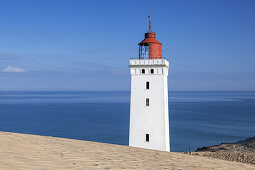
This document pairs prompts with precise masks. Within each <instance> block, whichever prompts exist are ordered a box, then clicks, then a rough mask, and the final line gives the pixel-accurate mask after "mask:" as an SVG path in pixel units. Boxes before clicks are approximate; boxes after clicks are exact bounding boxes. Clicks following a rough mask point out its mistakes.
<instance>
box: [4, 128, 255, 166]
mask: <svg viewBox="0 0 255 170" xmlns="http://www.w3.org/2000/svg"><path fill="white" fill-rule="evenodd" d="M0 139H1V140H0V169H255V166H253V165H250V164H244V163H237V162H229V161H224V160H218V159H214V158H206V157H199V156H193V155H186V154H182V153H172V152H161V151H155V150H148V149H140V148H133V147H129V146H121V145H113V144H105V143H98V142H90V141H82V140H73V139H65V138H55V137H49V136H38V135H29V134H19V133H10V132H0Z"/></svg>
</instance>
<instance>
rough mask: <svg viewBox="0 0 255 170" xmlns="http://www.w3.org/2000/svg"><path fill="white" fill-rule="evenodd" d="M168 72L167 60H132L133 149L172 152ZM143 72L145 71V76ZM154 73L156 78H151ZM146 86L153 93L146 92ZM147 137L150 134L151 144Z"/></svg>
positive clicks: (130, 139)
mask: <svg viewBox="0 0 255 170" xmlns="http://www.w3.org/2000/svg"><path fill="white" fill-rule="evenodd" d="M168 68H169V63H168V61H167V60H166V59H155V60H148V59H147V60H130V72H131V102H130V103H131V104H130V134H129V145H130V146H133V147H141V148H147V149H155V150H162V151H169V150H170V143H169V116H168V88H167V87H168V86H167V76H168ZM142 69H145V74H143V73H142ZM151 69H154V74H151V72H150V70H151ZM146 82H149V85H150V87H149V89H146ZM146 98H149V106H146ZM146 134H149V138H150V141H149V142H147V141H146Z"/></svg>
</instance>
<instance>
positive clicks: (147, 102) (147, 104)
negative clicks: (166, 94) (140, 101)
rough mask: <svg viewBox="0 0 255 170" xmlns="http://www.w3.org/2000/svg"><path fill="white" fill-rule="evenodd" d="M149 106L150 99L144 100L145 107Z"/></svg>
mask: <svg viewBox="0 0 255 170" xmlns="http://www.w3.org/2000/svg"><path fill="white" fill-rule="evenodd" d="M149 105H150V99H149V98H146V106H149Z"/></svg>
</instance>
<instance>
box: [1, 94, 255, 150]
mask: <svg viewBox="0 0 255 170" xmlns="http://www.w3.org/2000/svg"><path fill="white" fill-rule="evenodd" d="M129 101H130V92H124V91H123V92H86V91H1V92H0V131H8V132H18V133H27V134H37V135H45V136H55V137H63V138H72V139H80V140H90V141H97V142H105V143H113V144H121V145H128V135H129ZM169 114H170V141H171V151H177V152H183V151H187V150H188V146H189V144H190V145H191V149H192V150H196V149H197V147H202V146H207V145H214V144H220V143H221V142H235V141H239V140H243V139H245V138H247V137H250V136H255V92H169Z"/></svg>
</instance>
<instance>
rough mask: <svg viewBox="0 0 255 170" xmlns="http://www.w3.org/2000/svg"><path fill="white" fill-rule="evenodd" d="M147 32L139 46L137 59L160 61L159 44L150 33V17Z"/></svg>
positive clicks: (153, 34)
mask: <svg viewBox="0 0 255 170" xmlns="http://www.w3.org/2000/svg"><path fill="white" fill-rule="evenodd" d="M148 18H149V31H148V32H147V33H145V38H144V40H143V41H142V42H140V43H139V44H138V45H139V59H161V43H160V42H159V41H158V40H156V38H155V33H153V32H152V31H151V16H150V15H149V17H148Z"/></svg>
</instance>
